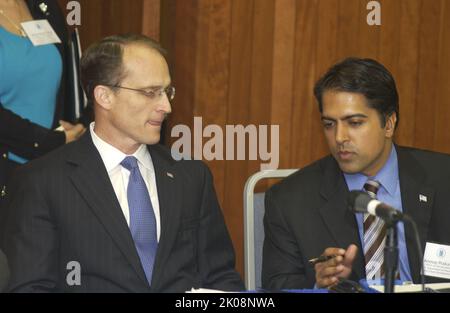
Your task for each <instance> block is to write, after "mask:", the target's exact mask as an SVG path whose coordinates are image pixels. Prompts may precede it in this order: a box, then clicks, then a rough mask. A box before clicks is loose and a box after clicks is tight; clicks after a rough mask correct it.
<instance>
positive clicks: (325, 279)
mask: <svg viewBox="0 0 450 313" xmlns="http://www.w3.org/2000/svg"><path fill="white" fill-rule="evenodd" d="M357 251H358V247H357V246H356V245H350V246H349V247H348V248H347V250H344V249H341V248H327V249H325V251H324V252H323V253H322V255H326V256H332V255H335V257H334V258H332V259H330V260H328V261H325V262H322V263H318V264H316V265H315V266H314V270H315V271H316V285H317V287H319V288H326V287H329V286H332V285H334V284H336V283H337V282H338V279H339V278H348V277H349V276H350V274H351V272H352V264H353V260H354V259H355V257H356V252H357Z"/></svg>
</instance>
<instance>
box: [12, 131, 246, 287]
mask: <svg viewBox="0 0 450 313" xmlns="http://www.w3.org/2000/svg"><path fill="white" fill-rule="evenodd" d="M148 149H149V151H150V154H151V156H152V160H153V164H154V168H155V173H156V182H157V188H158V197H159V202H160V212H161V236H160V241H159V246H158V251H157V255H156V260H155V265H154V270H153V279H152V284H151V286H149V284H148V282H147V280H146V278H145V274H144V270H143V269H142V266H141V263H140V260H139V256H138V254H137V252H136V249H135V246H134V242H133V238H132V236H131V233H130V230H129V227H128V225H127V223H126V220H125V218H124V216H123V213H122V210H121V208H120V205H119V202H118V200H117V198H116V196H115V193H114V189H113V187H112V185H111V182H110V179H109V177H108V173H107V172H106V169H105V167H104V164H103V162H102V160H101V157H100V155H99V153H98V151H97V149H96V148H95V146H94V144H93V143H92V139H91V136H90V134H89V132H87V134H86V135H84V136H83V137H82V138H81V139H80V140H78V141H76V142H74V143H71V144H68V145H65V146H64V147H61V148H59V149H58V150H56V151H54V152H52V153H50V154H48V155H46V156H45V157H43V158H41V159H38V160H35V161H32V162H30V163H29V164H27V165H25V166H24V167H23V169H21V170H20V171H19V172H18V173H17V175H15V177H14V178H15V179H14V180H13V183H12V185H11V188H10V193H9V194H8V195H7V202H8V204H7V207H8V212H9V217H8V220H7V226H6V229H5V230H6V234H5V238H6V240H5V253H6V255H7V256H8V259H9V261H10V267H11V282H10V285H9V290H10V291H27V292H28V291H64V292H78V291H80V292H148V291H152V292H184V291H186V290H190V289H191V288H192V287H196V288H198V287H204V288H213V289H224V290H243V289H244V287H243V284H242V281H241V278H240V276H239V274H238V273H237V272H236V271H235V269H234V264H235V263H234V251H233V247H232V243H231V240H230V237H229V234H228V231H227V229H226V226H225V222H224V219H223V215H222V212H221V209H220V207H219V204H218V202H217V199H216V194H215V191H214V188H213V182H212V176H211V174H210V172H209V170H208V168H207V167H206V166H205V165H204V164H203V163H202V162H199V161H178V162H177V161H175V160H173V159H172V157H171V155H170V152H169V151H168V150H167V149H166V148H164V147H163V146H160V145H152V146H149V147H148ZM168 173H170V175H168ZM71 261H76V262H78V263H79V264H80V267H81V285H79V286H70V285H69V284H68V283H67V281H66V278H67V275H68V274H69V273H70V269H69V270H68V269H67V264H68V263H69V262H71Z"/></svg>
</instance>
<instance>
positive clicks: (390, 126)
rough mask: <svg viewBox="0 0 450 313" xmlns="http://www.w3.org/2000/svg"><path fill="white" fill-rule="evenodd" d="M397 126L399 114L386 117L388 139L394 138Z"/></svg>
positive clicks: (394, 113)
mask: <svg viewBox="0 0 450 313" xmlns="http://www.w3.org/2000/svg"><path fill="white" fill-rule="evenodd" d="M396 124H397V113H396V112H393V113H392V114H391V115H389V116H388V117H386V125H385V127H384V128H385V130H386V137H388V138H392V137H394V132H395V125H396Z"/></svg>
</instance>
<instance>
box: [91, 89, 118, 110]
mask: <svg viewBox="0 0 450 313" xmlns="http://www.w3.org/2000/svg"><path fill="white" fill-rule="evenodd" d="M113 96H114V95H113V92H112V90H111V89H109V88H108V87H105V86H102V85H98V86H96V87H95V88H94V98H95V101H96V102H97V103H98V105H100V106H101V107H102V108H103V109H105V110H110V109H111V106H112V98H113Z"/></svg>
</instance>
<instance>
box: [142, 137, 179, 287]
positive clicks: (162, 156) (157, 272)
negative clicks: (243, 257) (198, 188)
mask: <svg viewBox="0 0 450 313" xmlns="http://www.w3.org/2000/svg"><path fill="white" fill-rule="evenodd" d="M148 149H149V151H150V155H151V156H152V162H153V167H154V169H155V175H156V186H157V190H158V200H159V211H160V216H161V236H160V239H159V244H158V251H157V253H156V259H155V265H154V269H153V277H152V286H151V287H152V289H153V290H158V289H159V288H158V282H160V281H163V279H160V277H161V276H162V274H163V268H164V264H166V263H167V258H168V257H169V256H170V251H171V249H172V247H173V245H174V243H175V240H176V236H177V230H178V228H179V224H180V212H181V210H180V206H181V201H182V185H181V177H180V175H179V173H177V171H176V169H175V167H174V166H173V165H174V164H175V161H174V160H173V159H172V158H171V157H170V156H169V155H168V154H167V152H165V151H163V149H162V147H161V146H159V145H152V146H149V147H148Z"/></svg>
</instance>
